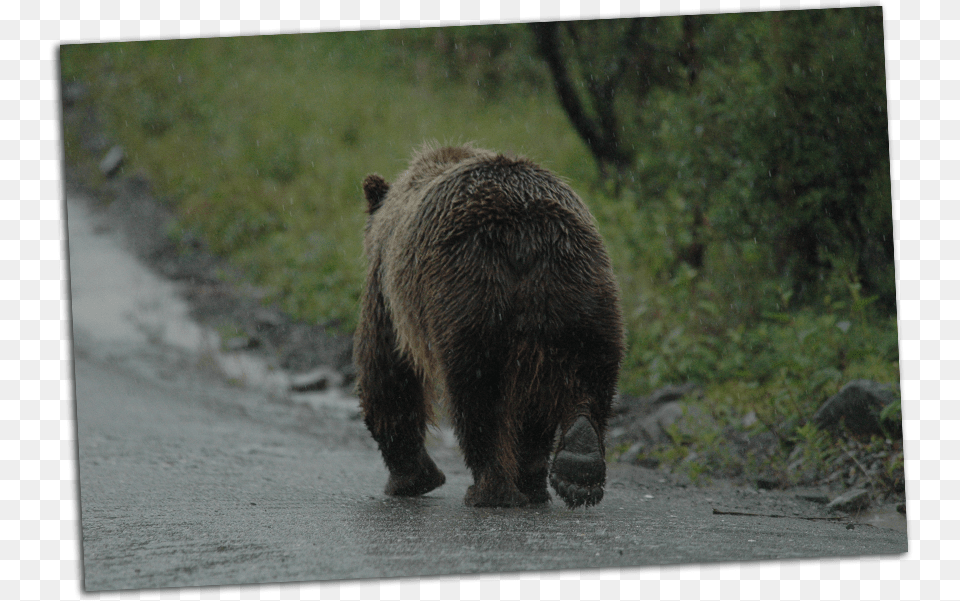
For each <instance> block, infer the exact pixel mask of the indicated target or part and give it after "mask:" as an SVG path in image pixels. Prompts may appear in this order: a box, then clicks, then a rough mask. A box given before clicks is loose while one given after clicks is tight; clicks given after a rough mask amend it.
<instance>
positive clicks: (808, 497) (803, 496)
mask: <svg viewBox="0 0 960 601" xmlns="http://www.w3.org/2000/svg"><path fill="white" fill-rule="evenodd" d="M797 498H798V499H800V500H801V501H810V502H811V503H816V504H817V505H826V504H827V503H829V502H830V497H828V496H827V495H825V494H823V493H822V492H801V493H797Z"/></svg>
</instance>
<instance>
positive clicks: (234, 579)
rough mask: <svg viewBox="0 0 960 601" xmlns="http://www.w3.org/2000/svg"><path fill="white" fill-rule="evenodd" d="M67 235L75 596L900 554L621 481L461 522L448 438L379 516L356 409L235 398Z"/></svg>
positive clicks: (113, 250)
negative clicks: (434, 479) (440, 475)
mask: <svg viewBox="0 0 960 601" xmlns="http://www.w3.org/2000/svg"><path fill="white" fill-rule="evenodd" d="M68 227H69V250H70V255H71V256H70V268H71V288H72V303H73V325H74V344H75V353H74V356H75V376H76V398H77V424H78V430H79V433H78V440H79V451H80V452H79V461H80V502H81V527H82V536H83V573H84V586H85V588H86V589H87V590H88V591H94V590H115V589H131V588H156V587H180V586H201V585H226V584H249V583H266V582H290V581H309V580H330V579H345V578H375V577H390V576H417V575H440V574H465V573H475V572H515V571H523V570H551V569H581V568H590V567H598V568H599V567H614V566H639V565H653V564H672V563H684V562H697V563H702V562H710V561H745V560H757V559H787V558H810V557H824V556H848V555H895V554H899V553H904V552H906V549H907V537H906V534H905V533H903V532H898V531H895V530H889V529H885V528H878V527H873V526H869V525H864V524H856V523H852V522H850V520H844V521H841V522H835V521H827V520H823V519H817V520H810V519H804V518H806V517H814V518H823V517H827V514H824V513H823V509H822V507H821V506H818V505H815V504H813V503H810V502H806V501H801V500H799V499H797V498H796V497H795V496H794V495H792V494H790V493H788V492H784V493H773V492H763V493H761V492H757V491H753V490H747V489H738V488H735V487H731V486H718V487H714V488H681V487H677V486H674V485H672V484H670V483H668V482H667V481H665V480H664V479H663V478H662V476H661V475H660V474H659V473H657V472H654V471H650V470H645V469H642V468H637V467H633V466H624V465H617V466H612V467H611V470H610V473H609V483H608V486H607V493H606V496H605V498H604V500H603V502H602V503H601V504H600V505H598V506H596V507H592V508H590V509H588V510H583V509H581V510H575V511H571V510H568V509H566V508H565V507H564V506H563V505H562V504H560V503H553V504H551V505H549V506H546V507H539V508H530V509H502V510H498V509H472V508H467V507H465V506H464V505H463V501H462V499H463V494H464V492H465V490H466V487H467V486H468V485H469V483H470V480H469V476H468V474H467V472H466V469H465V468H464V466H463V464H462V461H461V460H460V458H459V456H458V455H457V452H456V450H455V449H454V448H452V447H451V446H450V445H449V444H448V443H447V442H445V441H446V440H447V437H445V436H437V437H435V438H434V439H433V440H432V446H431V453H432V454H433V456H434V457H435V459H436V461H437V463H438V465H439V466H440V467H441V469H443V470H444V471H445V472H446V474H447V483H446V484H445V485H444V486H443V487H441V488H440V489H437V490H436V491H434V492H433V493H431V494H430V495H428V496H426V497H423V498H417V499H392V498H387V497H385V496H384V495H383V494H382V493H381V491H382V487H383V485H384V483H385V481H386V471H385V469H384V467H383V465H382V463H381V461H380V458H379V455H378V454H377V452H376V449H375V448H374V446H373V444H372V442H371V441H370V440H369V437H368V435H367V434H366V432H365V430H364V429H363V426H362V423H361V422H360V421H359V420H357V419H356V414H355V411H351V410H346V409H345V408H344V406H343V404H342V403H341V404H338V403H337V402H332V403H327V404H323V403H321V404H319V405H316V406H313V407H308V406H305V405H300V404H296V403H294V402H292V401H291V400H290V399H289V398H287V397H285V396H284V395H283V394H281V393H280V392H278V390H277V389H276V388H273V389H271V388H270V386H269V385H268V384H269V378H260V379H258V380H257V382H259V383H260V384H262V385H260V386H257V385H248V386H241V385H237V378H236V377H231V378H229V379H228V378H227V377H225V376H224V367H223V363H222V361H221V359H222V358H220V357H218V355H217V350H216V344H215V340H213V342H211V340H212V339H211V338H210V334H209V333H205V332H204V331H203V330H202V329H201V328H199V327H198V326H196V325H195V324H192V323H191V322H190V320H189V318H188V317H187V308H186V307H185V306H184V305H183V304H182V301H180V300H179V299H178V297H177V295H176V289H175V288H174V287H173V285H172V284H169V283H167V282H164V281H163V280H161V279H159V278H157V277H155V276H153V275H152V274H150V273H148V272H146V270H145V269H144V268H143V267H142V266H140V265H139V264H138V263H137V262H136V261H135V260H134V259H132V258H131V256H130V255H129V254H128V253H126V252H125V250H124V249H123V246H122V245H121V244H119V243H118V242H117V241H116V240H114V239H113V238H112V237H111V235H109V234H105V233H102V232H99V231H98V228H97V226H96V219H95V217H94V216H93V215H91V214H90V212H89V211H88V210H87V209H86V208H85V206H84V205H83V204H82V203H78V202H76V201H75V200H74V199H70V200H69V201H68ZM228 381H230V382H233V384H230V383H228ZM264 382H266V384H265V383H264ZM718 510H719V511H721V512H725V513H717V511H718ZM729 513H748V514H761V515H729ZM773 515H776V516H782V517H768V516H773Z"/></svg>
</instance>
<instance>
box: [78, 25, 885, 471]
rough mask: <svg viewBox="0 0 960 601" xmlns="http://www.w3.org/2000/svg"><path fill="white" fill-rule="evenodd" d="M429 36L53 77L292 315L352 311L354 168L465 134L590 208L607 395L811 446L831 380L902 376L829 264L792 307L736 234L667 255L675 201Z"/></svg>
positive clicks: (188, 223)
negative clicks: (608, 177) (530, 162)
mask: <svg viewBox="0 0 960 601" xmlns="http://www.w3.org/2000/svg"><path fill="white" fill-rule="evenodd" d="M404 36H407V37H404ZM430 39H431V38H430V34H429V32H425V31H423V30H421V31H408V32H403V31H392V32H391V31H384V32H363V33H334V34H308V35H295V36H268V37H264V36H258V37H248V38H220V39H206V40H172V41H157V42H133V43H110V44H96V45H72V46H65V47H64V48H63V50H62V56H61V68H62V72H63V79H64V81H65V82H71V81H74V80H77V81H81V82H83V83H84V84H85V85H86V86H87V88H88V90H89V91H90V98H89V100H90V101H92V102H94V103H95V104H96V105H97V106H98V107H99V108H100V110H101V111H102V113H103V115H104V117H105V119H106V121H107V123H106V125H107V128H108V131H109V134H110V135H111V136H112V137H113V138H114V139H115V140H117V141H119V142H120V143H122V144H123V146H124V148H125V150H126V154H127V157H128V159H127V162H126V164H125V167H124V169H125V170H126V172H127V173H129V172H135V171H140V172H143V173H145V174H146V175H147V177H148V178H149V179H150V180H151V182H152V183H153V186H154V189H155V190H156V191H157V192H158V193H159V194H160V195H161V196H162V198H163V199H165V200H166V201H167V202H169V203H170V205H171V206H172V207H173V208H174V210H175V212H176V214H177V216H178V221H177V226H176V228H175V229H174V231H172V232H171V235H172V236H174V237H175V238H176V237H185V236H188V235H191V236H192V235H199V236H200V237H202V238H203V239H204V240H206V241H207V243H208V244H209V246H210V247H211V249H212V250H213V251H214V252H216V253H218V254H220V255H222V256H224V257H226V258H228V259H229V260H230V261H231V263H232V264H233V265H234V266H236V267H237V268H239V272H240V273H241V274H242V277H243V278H244V279H245V280H247V281H250V282H252V283H254V284H256V285H258V286H260V287H263V288H264V289H266V290H267V291H268V296H267V298H266V301H267V302H277V303H279V304H280V306H281V307H282V308H283V309H284V310H286V311H287V312H289V313H290V314H291V315H293V316H294V317H297V318H300V319H303V320H306V321H310V322H316V323H323V324H328V325H330V326H332V327H335V328H338V329H339V330H340V331H342V332H350V331H352V330H353V328H354V327H355V325H356V320H357V316H358V300H359V293H360V289H361V285H362V282H363V277H364V269H365V260H364V257H363V256H362V231H363V226H364V219H365V215H364V212H363V209H364V200H363V196H362V191H361V188H360V183H361V182H362V180H363V178H364V176H365V175H366V174H368V173H371V172H378V173H380V174H381V175H384V176H385V177H387V178H388V179H392V178H393V177H394V176H395V175H396V174H398V173H399V172H400V171H402V170H403V168H404V167H405V165H406V162H407V160H408V158H409V156H410V153H411V151H412V150H413V149H414V148H416V147H418V146H420V145H421V144H422V143H423V142H424V141H428V140H438V141H441V142H452V143H457V142H465V141H473V142H476V143H477V144H478V145H480V146H483V147H489V148H494V149H497V150H502V151H510V152H516V153H520V154H525V155H527V156H529V157H531V158H533V159H535V160H537V161H539V162H540V163H541V164H543V165H545V166H546V167H548V168H550V169H552V170H554V171H555V172H557V173H559V174H560V175H562V176H564V177H565V178H567V179H568V180H569V181H570V183H571V185H572V186H573V187H574V188H575V189H576V190H577V191H578V192H579V193H580V194H581V195H582V196H583V197H584V199H585V201H586V202H587V204H588V205H590V208H591V210H592V211H593V213H594V215H595V216H596V217H597V220H598V223H599V225H600V228H601V232H602V234H603V236H604V238H605V240H606V242H607V245H608V249H609V252H610V254H611V257H612V260H613V262H614V266H615V269H616V272H617V276H618V279H619V282H620V286H621V289H622V292H623V305H624V315H625V319H626V324H627V330H628V343H629V348H628V353H627V357H626V361H625V363H624V366H623V370H622V376H621V383H620V387H621V390H622V391H624V392H626V393H629V394H636V395H640V394H646V393H648V392H650V391H651V390H653V389H655V388H657V387H659V386H663V385H666V384H670V383H678V382H685V381H696V382H699V383H700V384H702V385H703V386H704V387H705V389H706V395H705V396H706V400H705V401H704V402H705V404H706V406H707V408H708V410H709V411H710V412H711V414H712V415H714V417H716V418H717V419H718V421H719V423H721V424H735V423H738V422H739V421H740V420H741V419H742V417H743V416H744V415H745V414H747V413H749V412H750V411H754V412H755V413H756V414H757V415H758V417H760V418H761V422H760V423H759V425H757V426H755V427H757V428H761V427H767V426H764V424H768V425H769V427H770V428H773V429H777V428H782V429H783V430H784V431H783V432H782V433H781V432H778V434H779V435H781V436H784V437H785V439H786V440H788V441H792V442H790V443H789V444H801V445H802V446H804V448H806V449H807V451H805V452H806V453H807V454H808V455H809V456H810V457H816V456H819V455H822V454H823V451H822V449H821V448H820V446H822V441H821V440H820V439H819V438H817V437H816V436H815V435H814V434H812V433H811V432H809V431H808V430H804V429H803V428H804V424H805V423H806V420H807V419H809V417H810V415H812V413H813V411H815V410H816V407H817V406H818V405H819V404H820V403H821V402H822V401H823V400H824V399H825V398H826V397H827V396H829V395H830V394H832V393H833V392H836V390H837V389H839V387H840V386H841V385H842V384H844V383H845V382H847V381H849V380H850V379H854V378H860V377H866V378H872V379H875V380H878V381H881V382H887V383H892V384H897V383H899V370H898V354H897V330H896V321H895V320H894V319H891V318H888V317H882V316H880V315H878V314H876V313H875V312H873V310H872V307H871V306H870V299H864V298H861V297H860V296H859V287H858V285H857V283H856V282H855V281H850V280H849V279H848V278H846V277H844V276H843V274H842V273H840V272H839V271H838V274H839V275H838V276H837V277H836V282H833V284H832V287H828V288H829V289H830V290H831V294H832V296H831V297H829V298H824V299H823V301H822V302H821V303H820V304H819V305H817V306H808V307H805V308H802V309H800V310H797V309H790V310H788V309H787V307H789V300H790V299H789V295H788V294H785V293H784V292H783V290H782V289H781V288H780V287H779V286H778V283H777V282H775V281H768V280H764V279H760V277H759V276H755V275H753V274H754V273H761V272H762V270H757V269H754V267H755V266H754V265H752V264H751V263H750V261H751V254H750V252H749V249H747V251H744V249H742V248H740V249H737V248H734V247H733V245H732V244H729V243H724V242H723V241H720V242H717V243H714V244H712V245H711V247H710V252H709V254H708V269H706V270H705V271H704V272H703V273H697V272H695V271H693V270H690V269H685V268H681V269H678V270H673V271H671V269H669V266H670V265H671V262H672V261H673V259H674V258H673V256H672V254H671V253H672V251H671V250H670V249H672V248H675V247H676V240H673V239H672V235H673V234H674V232H676V231H677V230H678V227H677V226H678V224H679V223H682V222H683V221H684V220H685V219H686V216H685V213H684V210H683V206H684V205H683V202H682V201H681V200H679V199H677V200H676V202H673V201H670V200H669V199H666V200H667V201H666V202H656V203H651V202H642V199H635V198H631V197H629V195H628V194H624V195H616V194H614V193H613V192H612V191H611V190H610V189H608V188H605V187H604V186H602V185H600V184H599V183H598V182H599V178H598V173H597V169H596V167H595V164H594V161H593V160H592V158H591V157H590V155H589V152H588V151H587V149H586V148H585V146H584V145H583V143H582V142H581V141H580V139H579V138H578V137H577V135H576V134H575V133H574V131H573V130H572V128H571V126H570V124H569V122H568V120H567V118H566V116H565V115H564V113H563V111H562V109H561V108H560V107H559V105H558V103H557V101H556V99H555V97H554V95H553V91H552V89H551V88H550V87H549V86H543V87H542V88H538V87H537V85H534V84H531V83H530V82H529V81H524V82H515V83H513V84H511V82H510V81H509V80H507V81H501V82H500V83H499V84H498V88H497V90H496V93H488V92H489V91H488V90H485V89H484V87H483V85H482V84H481V85H474V84H472V83H471V81H464V79H463V78H460V79H458V78H455V77H454V78H450V79H448V78H447V77H446V76H445V75H443V74H440V73H439V72H438V71H436V70H435V69H433V67H432V65H434V63H431V62H430V60H428V59H430V57H429V55H428V54H424V52H425V51H424V48H429V40H430ZM401 40H406V42H410V43H409V44H407V45H406V46H405V45H404V44H402V43H401ZM411 41H412V42H416V43H412V42H411ZM411 48H414V49H416V51H411V50H410V49H411ZM434 58H435V57H434ZM466 72H467V74H468V76H469V75H470V73H473V71H470V70H469V69H468V70H466ZM76 136H77V134H76V132H71V131H67V132H66V135H65V143H66V153H67V158H68V160H70V161H73V162H75V163H77V164H80V165H86V167H87V171H88V175H89V177H93V178H95V177H97V174H96V172H95V168H94V166H95V163H91V161H90V160H89V159H86V161H85V159H84V157H83V153H82V151H81V148H82V144H81V141H80V140H79V139H77V137H76ZM665 273H666V274H668V276H667V277H665V276H664V275H663V274H665ZM834 292H835V294H834ZM718 437H719V433H718V432H717V431H705V432H702V433H700V434H699V435H697V436H694V437H692V438H691V437H690V436H685V437H678V438H677V439H676V440H675V441H674V444H673V445H672V446H671V447H670V448H669V449H667V450H665V451H664V458H665V459H669V461H668V462H671V463H675V464H679V463H680V462H681V461H682V460H684V458H686V457H688V456H689V455H690V453H691V452H696V453H697V457H699V458H700V459H698V460H697V461H689V460H688V461H687V462H686V464H685V465H686V467H685V469H688V470H689V471H691V473H695V474H698V475H699V474H700V473H701V472H703V470H708V471H709V470H717V469H721V467H722V468H723V469H727V470H728V471H729V468H730V465H731V464H736V465H738V466H739V467H738V468H737V469H740V470H741V471H743V470H744V469H748V468H745V467H744V466H746V465H747V464H749V462H750V461H752V460H751V459H750V458H735V457H728V456H723V453H722V452H721V451H720V450H719V449H720V446H719V445H718V442H717V441H718V439H719V438H718ZM900 457H902V453H901V454H900ZM718 466H720V467H718ZM734 471H736V470H734ZM748 471H749V469H748Z"/></svg>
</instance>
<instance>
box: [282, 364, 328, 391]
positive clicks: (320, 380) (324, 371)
mask: <svg viewBox="0 0 960 601" xmlns="http://www.w3.org/2000/svg"><path fill="white" fill-rule="evenodd" d="M339 383H340V374H338V373H337V372H335V371H334V370H332V369H330V368H329V367H318V368H316V369H314V370H311V371H309V372H306V373H303V374H298V375H295V376H291V378H290V390H292V391H293V392H319V391H321V390H326V389H327V388H329V387H330V386H337V385H339Z"/></svg>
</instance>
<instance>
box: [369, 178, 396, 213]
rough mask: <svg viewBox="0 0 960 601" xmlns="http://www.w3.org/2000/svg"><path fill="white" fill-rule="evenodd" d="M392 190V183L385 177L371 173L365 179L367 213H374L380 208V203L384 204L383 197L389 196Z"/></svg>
mask: <svg viewBox="0 0 960 601" xmlns="http://www.w3.org/2000/svg"><path fill="white" fill-rule="evenodd" d="M389 190H390V184H388V183H387V180H385V179H383V178H382V177H380V176H379V175H377V174H376V173H371V174H370V175H368V176H367V177H365V178H364V180H363V195H364V196H366V197H367V213H368V214H370V215H373V214H374V212H376V210H377V209H379V208H380V205H381V204H383V199H384V198H385V197H386V196H387V192H388V191H389Z"/></svg>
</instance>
